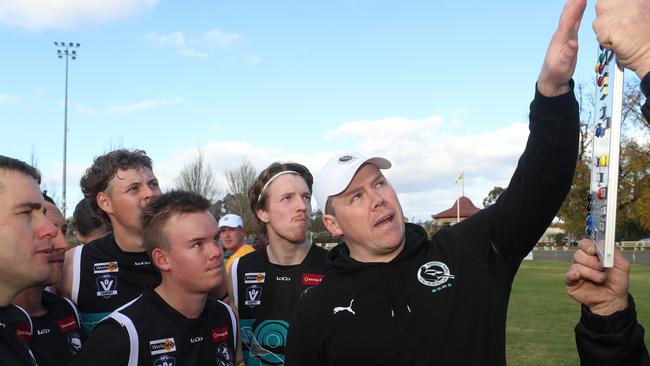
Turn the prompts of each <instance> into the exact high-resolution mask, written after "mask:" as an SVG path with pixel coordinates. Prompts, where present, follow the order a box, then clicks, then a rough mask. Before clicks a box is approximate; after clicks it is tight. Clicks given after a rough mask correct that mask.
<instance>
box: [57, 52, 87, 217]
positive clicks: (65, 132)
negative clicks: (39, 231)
mask: <svg viewBox="0 0 650 366" xmlns="http://www.w3.org/2000/svg"><path fill="white" fill-rule="evenodd" d="M54 46H55V47H57V50H56V54H57V56H59V58H63V57H65V107H64V112H63V113H64V114H63V203H62V204H63V207H61V209H62V211H63V218H65V211H66V209H67V207H68V205H67V201H66V198H65V197H66V195H65V191H66V168H67V165H68V59H69V58H72V59H73V60H76V59H77V50H76V49H75V48H79V46H81V44H79V43H73V42H67V43H66V42H54Z"/></svg>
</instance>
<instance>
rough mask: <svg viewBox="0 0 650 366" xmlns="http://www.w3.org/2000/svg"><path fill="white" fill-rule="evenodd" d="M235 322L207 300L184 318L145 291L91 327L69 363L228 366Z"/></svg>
mask: <svg viewBox="0 0 650 366" xmlns="http://www.w3.org/2000/svg"><path fill="white" fill-rule="evenodd" d="M236 342H237V319H236V318H235V314H234V312H233V310H232V309H231V308H230V306H228V305H226V304H225V303H223V302H221V301H217V300H213V299H211V298H208V299H207V302H206V305H205V309H204V310H203V312H202V313H201V315H200V316H199V317H198V318H196V319H188V318H186V317H185V316H183V315H182V314H181V313H179V312H178V311H176V310H175V309H173V308H172V307H171V306H169V305H168V304H167V303H166V302H165V301H164V300H163V299H162V298H161V297H160V296H159V295H158V294H157V293H156V292H155V291H153V290H151V289H147V290H145V292H144V293H143V294H142V295H141V296H140V297H138V298H137V299H135V300H133V301H132V302H130V303H128V304H126V305H124V306H123V307H121V308H120V309H118V310H116V311H115V312H113V313H111V315H109V317H108V318H106V319H104V320H103V321H102V322H101V323H99V324H98V325H97V327H96V328H95V331H94V332H93V334H92V336H90V337H89V338H88V341H87V342H86V343H85V344H84V346H83V348H82V349H81V352H80V353H79V355H78V356H77V357H76V358H75V359H74V360H73V363H72V365H129V366H136V365H140V366H151V365H154V366H183V365H192V366H193V365H211V366H212V365H214V366H234V364H235V350H236Z"/></svg>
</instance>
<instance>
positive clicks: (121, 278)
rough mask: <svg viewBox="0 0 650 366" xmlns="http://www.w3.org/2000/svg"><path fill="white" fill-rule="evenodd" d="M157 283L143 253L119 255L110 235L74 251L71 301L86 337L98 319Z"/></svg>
mask: <svg viewBox="0 0 650 366" xmlns="http://www.w3.org/2000/svg"><path fill="white" fill-rule="evenodd" d="M159 283H160V273H159V272H158V269H156V268H155V266H154V265H153V264H152V263H151V260H150V259H149V256H148V255H147V253H146V252H136V253H132V252H123V251H122V250H121V249H120V247H119V246H118V245H117V243H116V242H115V236H114V235H113V233H111V234H108V235H106V236H104V237H102V238H99V239H97V240H94V241H92V242H90V243H88V244H86V245H80V246H77V247H75V248H74V260H73V275H72V294H71V297H72V301H74V302H75V303H76V304H77V308H78V309H79V315H80V317H81V323H82V325H83V328H84V331H85V333H86V334H87V335H90V333H91V332H92V329H93V327H94V326H95V324H97V323H98V322H99V321H100V320H102V319H103V318H104V317H106V316H107V315H108V314H110V313H111V312H113V311H114V310H115V309H117V308H119V307H120V306H122V305H124V304H126V303H127V302H129V301H131V300H133V299H135V298H136V297H138V296H139V295H140V294H141V293H142V291H144V289H145V288H146V287H148V286H150V287H155V286H157V285H158V284H159Z"/></svg>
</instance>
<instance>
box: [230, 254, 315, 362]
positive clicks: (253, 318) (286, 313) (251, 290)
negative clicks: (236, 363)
mask: <svg viewBox="0 0 650 366" xmlns="http://www.w3.org/2000/svg"><path fill="white" fill-rule="evenodd" d="M326 255H327V251H326V250H325V249H322V248H320V247H317V246H316V245H312V247H311V249H310V250H309V253H307V256H306V257H305V259H304V260H303V261H302V263H300V264H298V265H295V266H281V265H277V264H273V263H271V262H270V261H269V258H268V255H267V253H266V250H257V251H255V252H253V253H250V254H247V255H245V256H243V257H241V258H237V259H235V261H234V262H233V265H232V268H231V276H232V282H233V283H232V288H233V293H234V299H233V301H234V303H235V304H237V308H238V310H239V326H240V328H241V341H242V350H243V353H244V361H245V362H246V365H247V366H258V365H259V366H261V365H282V364H284V347H285V345H286V339H287V331H288V329H289V320H290V319H291V316H292V315H293V311H294V308H295V306H296V304H297V303H298V300H300V297H301V296H302V295H303V294H304V293H306V292H307V291H308V290H309V289H310V288H311V287H313V286H315V285H318V284H319V283H320V281H321V280H322V279H323V276H324V273H325V256H326Z"/></svg>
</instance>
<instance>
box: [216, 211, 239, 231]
mask: <svg viewBox="0 0 650 366" xmlns="http://www.w3.org/2000/svg"><path fill="white" fill-rule="evenodd" d="M224 226H225V227H242V228H243V227H244V221H243V220H242V219H241V217H239V216H237V215H235V214H227V215H225V216H224V217H222V218H220V219H219V229H221V228H222V227H224Z"/></svg>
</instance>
